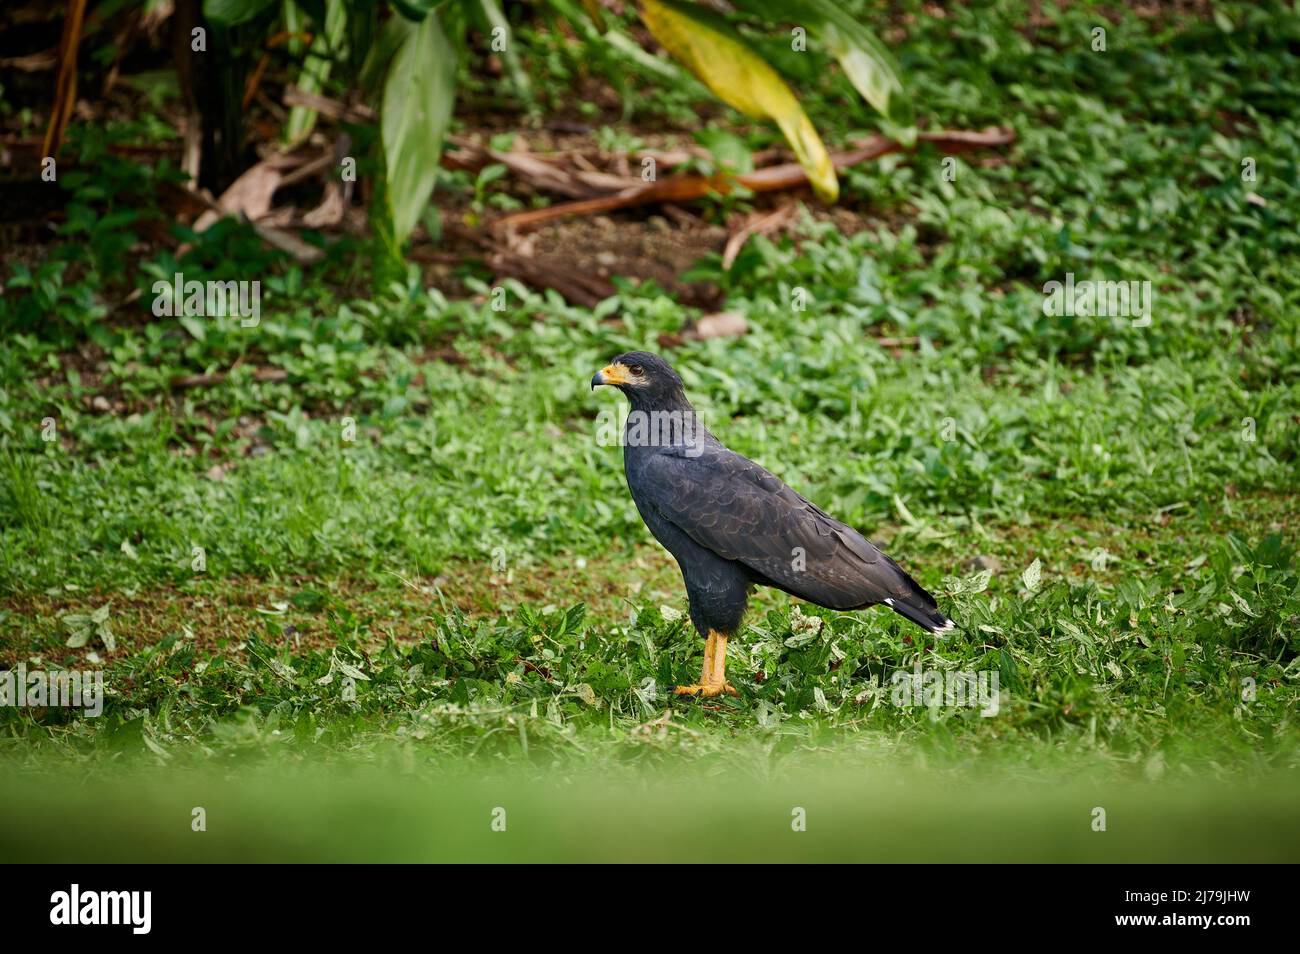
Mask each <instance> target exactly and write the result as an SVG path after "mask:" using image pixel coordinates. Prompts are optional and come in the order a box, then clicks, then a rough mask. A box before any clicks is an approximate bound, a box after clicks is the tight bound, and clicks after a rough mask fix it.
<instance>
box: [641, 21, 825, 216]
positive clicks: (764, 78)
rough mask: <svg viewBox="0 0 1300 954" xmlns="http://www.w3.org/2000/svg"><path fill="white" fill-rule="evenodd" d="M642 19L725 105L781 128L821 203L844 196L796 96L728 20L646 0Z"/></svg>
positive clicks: (815, 133)
mask: <svg viewBox="0 0 1300 954" xmlns="http://www.w3.org/2000/svg"><path fill="white" fill-rule="evenodd" d="M641 19H642V20H643V21H644V22H645V25H646V26H647V27H648V28H649V30H650V32H651V33H653V34H654V37H655V39H656V40H658V41H659V42H660V43H661V44H662V45H663V47H664V49H666V50H667V51H668V52H669V53H671V54H672V56H673V57H674V58H675V59H677V60H678V61H679V62H681V63H682V64H684V65H685V66H686V68H687V69H689V70H690V71H691V72H692V73H694V74H695V75H696V76H698V77H699V78H700V79H701V80H702V81H703V82H704V84H705V85H706V86H708V87H709V89H711V90H712V91H713V92H714V94H715V95H717V96H718V98H720V99H721V100H722V101H723V102H725V103H727V104H728V105H729V106H733V107H735V108H736V109H738V110H740V111H741V112H742V113H744V114H745V115H747V116H753V117H756V118H760V119H771V120H773V121H774V122H775V123H776V124H777V125H778V126H780V127H781V132H782V133H783V134H784V135H785V138H786V140H787V141H788V142H789V143H790V146H791V148H792V149H794V153H795V156H796V157H797V158H798V160H799V164H800V165H801V166H803V168H804V171H805V172H806V173H807V174H808V181H809V182H810V183H811V184H812V187H813V191H814V192H816V193H817V195H818V197H819V198H820V199H822V201H824V202H834V201H835V200H836V199H837V198H838V197H839V192H840V186H839V180H838V179H837V178H836V176H835V167H834V165H832V163H831V157H830V153H828V152H827V151H826V146H825V145H823V143H822V141H821V137H820V136H818V135H817V130H816V128H814V126H813V124H812V121H811V120H809V118H808V116H807V114H805V113H804V111H803V107H801V106H800V105H799V101H798V100H797V99H795V96H794V93H792V92H791V91H790V87H788V86H786V84H785V81H784V80H782V79H781V77H780V76H778V75H777V72H776V70H774V69H772V67H770V66H768V64H767V63H766V62H765V61H764V60H763V59H761V58H760V57H759V56H758V54H757V53H755V52H754V50H753V48H752V47H750V45H749V44H748V43H746V42H745V40H744V39H743V38H742V37H741V36H740V35H739V34H737V33H736V32H735V31H734V30H732V29H731V27H730V26H728V25H727V23H726V21H725V20H723V19H722V18H721V17H717V16H715V15H713V14H711V13H710V12H709V11H707V10H704V9H702V8H700V7H697V6H694V5H691V4H686V3H680V2H678V0H646V3H645V5H644V7H643V8H642V10H641Z"/></svg>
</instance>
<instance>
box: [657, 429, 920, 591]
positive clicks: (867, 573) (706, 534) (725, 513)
mask: <svg viewBox="0 0 1300 954" xmlns="http://www.w3.org/2000/svg"><path fill="white" fill-rule="evenodd" d="M640 477H641V479H640V480H639V483H640V484H641V487H640V490H641V492H642V493H643V494H644V496H645V497H646V498H647V499H648V500H649V502H650V503H651V504H652V505H653V506H654V507H655V508H656V509H658V510H659V512H660V513H661V514H663V516H664V517H665V518H667V519H668V520H671V521H672V522H673V523H674V524H675V525H676V526H678V527H679V528H681V530H683V531H684V532H685V533H686V534H688V535H689V536H690V537H691V538H692V539H693V540H695V542H696V543H699V544H700V545H701V546H704V547H707V548H708V549H709V550H712V551H713V552H714V553H716V554H718V555H719V556H722V557H725V558H726V559H728V560H735V561H737V562H740V563H743V564H744V565H745V566H747V567H749V568H750V570H752V571H754V573H755V574H757V575H758V576H760V577H762V578H763V581H764V582H767V583H770V584H771V585H772V586H776V587H779V588H780V589H783V590H785V591H786V592H788V593H792V594H794V595H795V596H798V597H800V598H802V599H805V600H808V601H810V602H813V603H817V604H819V605H821V606H827V607H830V608H832V609H856V608H860V607H863V606H868V605H871V604H873V603H883V602H885V601H886V600H891V599H892V600H897V601H903V602H907V603H916V602H917V601H918V600H921V601H922V605H926V606H928V607H934V605H935V604H934V600H933V598H932V597H931V596H930V595H929V594H928V593H926V592H925V590H923V589H921V587H920V586H918V585H917V584H916V582H915V581H914V580H913V579H912V578H911V577H910V576H908V575H907V574H906V573H904V572H903V571H902V570H901V569H900V568H899V566H898V565H897V564H896V563H894V561H893V560H891V559H890V558H889V557H888V556H886V555H885V554H883V553H881V552H880V551H879V550H878V549H876V548H875V547H874V546H872V545H871V544H870V543H869V542H868V541H867V540H866V539H865V538H863V536H862V535H861V534H860V533H858V532H857V531H856V530H854V529H853V528H852V527H849V526H846V525H845V524H842V523H840V522H839V521H838V520H835V519H834V518H832V517H830V516H828V515H827V514H825V513H824V512H822V510H820V509H819V508H818V507H817V506H815V505H814V504H812V503H809V502H808V501H807V500H805V499H804V498H803V497H801V496H800V495H799V494H797V493H795V492H794V491H793V490H791V489H790V488H789V487H788V486H786V484H785V483H784V482H782V481H781V480H780V478H778V477H776V476H774V475H773V474H771V473H770V472H768V471H767V470H765V469H764V468H763V467H760V466H759V465H758V464H756V463H754V462H753V461H751V460H748V459H746V458H744V457H741V456H740V455H739V454H736V453H733V452H732V451H729V450H727V449H726V448H722V447H710V448H706V449H705V451H704V453H702V454H701V455H699V456H697V457H689V456H685V455H675V454H654V455H651V456H650V457H649V458H648V459H647V460H646V461H645V463H644V466H643V468H642V471H641V475H640Z"/></svg>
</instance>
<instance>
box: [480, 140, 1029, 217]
mask: <svg viewBox="0 0 1300 954" xmlns="http://www.w3.org/2000/svg"><path fill="white" fill-rule="evenodd" d="M1015 138H1016V134H1015V132H1014V131H1013V130H1011V129H1009V128H1002V129H989V130H984V131H982V132H964V131H960V130H957V131H949V130H945V131H942V132H932V133H925V132H923V133H920V134H919V135H918V136H917V140H918V141H920V142H929V143H932V144H934V145H935V146H937V147H938V148H940V149H941V150H943V151H944V152H946V153H961V152H967V151H969V150H971V149H980V148H985V147H988V146H1005V145H1007V144H1008V143H1010V142H1013V141H1014V140H1015ZM902 151H904V147H903V145H902V144H901V143H899V142H896V141H895V140H893V139H889V138H887V137H885V136H873V137H871V138H870V139H868V140H866V141H865V142H864V144H863V145H862V146H861V147H860V148H858V149H855V150H852V151H850V152H842V153H838V154H835V155H832V156H831V161H832V162H833V163H834V164H835V168H836V170H840V169H846V168H848V167H850V166H855V165H858V164H859V163H862V162H866V161H868V160H870V159H877V158H879V157H880V156H884V155H888V154H889V153H891V152H902ZM807 182H808V175H807V174H806V173H805V172H804V170H803V167H802V166H800V165H799V164H798V163H795V162H790V163H782V164H781V165H776V166H768V167H767V168H765V169H756V170H755V171H753V172H747V173H744V174H743V175H738V176H735V177H729V176H723V175H713V176H699V175H680V176H670V177H668V178H667V179H661V180H659V181H657V182H651V183H649V184H648V185H637V186H632V187H629V188H627V189H623V190H620V191H618V192H615V193H612V194H610V195H602V196H597V197H595V198H591V199H580V200H578V201H576V202H561V203H557V204H556V205H551V206H547V207H546V208H544V209H534V210H530V211H528V212H515V213H513V214H511V215H506V216H503V217H502V218H499V219H497V220H496V221H495V222H494V223H493V227H494V228H514V229H525V228H531V227H533V226H536V225H540V224H541V223H543V222H550V221H552V220H554V219H562V218H568V217H569V216H573V215H598V214H600V213H603V212H612V211H614V210H616V209H626V208H629V207H631V206H636V205H648V204H652V203H664V202H689V201H691V200H693V199H699V198H703V197H704V196H706V195H709V194H710V193H718V194H723V195H725V194H726V193H728V192H730V191H731V190H732V189H733V188H734V187H735V186H737V185H739V186H743V187H744V188H746V189H749V190H750V191H752V192H776V191H779V190H782V189H793V188H797V187H799V186H802V185H806V184H807Z"/></svg>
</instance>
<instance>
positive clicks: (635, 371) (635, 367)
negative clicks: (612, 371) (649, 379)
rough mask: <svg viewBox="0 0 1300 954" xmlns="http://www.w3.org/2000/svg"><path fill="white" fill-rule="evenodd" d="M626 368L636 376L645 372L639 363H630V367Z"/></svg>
mask: <svg viewBox="0 0 1300 954" xmlns="http://www.w3.org/2000/svg"><path fill="white" fill-rule="evenodd" d="M628 370H630V371H631V372H632V373H633V374H635V375H637V376H638V377H640V376H641V375H642V374H644V373H645V368H643V367H641V365H639V364H634V365H632V367H631V368H629V369H628Z"/></svg>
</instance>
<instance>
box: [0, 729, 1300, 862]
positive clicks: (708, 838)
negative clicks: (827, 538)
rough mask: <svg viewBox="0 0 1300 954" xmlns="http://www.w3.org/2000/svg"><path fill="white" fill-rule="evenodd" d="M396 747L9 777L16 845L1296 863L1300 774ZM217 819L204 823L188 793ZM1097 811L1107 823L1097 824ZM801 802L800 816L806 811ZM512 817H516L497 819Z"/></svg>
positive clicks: (367, 857) (417, 856) (205, 855)
mask: <svg viewBox="0 0 1300 954" xmlns="http://www.w3.org/2000/svg"><path fill="white" fill-rule="evenodd" d="M393 756H394V759H395V762H394V764H392V765H384V764H374V763H372V764H368V765H365V766H361V765H355V766H353V768H352V769H351V770H346V771H340V769H339V766H338V765H334V766H332V767H330V768H329V769H328V770H327V769H326V768H325V767H324V766H320V765H309V766H299V767H297V768H295V769H292V770H287V769H285V768H284V767H283V766H279V767H269V766H261V767H255V768H249V769H246V770H240V771H237V772H229V771H228V772H224V773H223V772H218V771H214V770H212V769H204V770H201V771H196V772H175V771H172V772H167V773H163V772H162V771H160V770H158V769H153V770H149V771H144V770H141V771H132V772H126V773H123V774H121V775H120V776H119V777H117V778H115V779H113V780H111V781H106V782H97V783H96V784H95V785H94V786H93V787H91V786H87V785H86V784H84V782H83V781H82V780H80V779H79V778H78V776H77V773H76V770H75V768H68V769H61V770H59V771H58V772H55V773H52V774H42V775H24V776H19V777H15V776H11V777H9V778H6V779H4V780H3V781H2V782H0V854H2V855H3V856H4V857H5V858H6V859H7V860H9V861H22V862H52V861H60V862H108V861H124V862H139V861H177V862H200V861H202V862H233V861H241V862H245V861H258V862H272V861H357V862H360V861H381V860H382V861H403V862H421V861H480V862H482V861H525V862H588V861H600V862H673V861H706V862H724V861H733V862H762V861H800V860H805V861H812V860H817V861H839V862H850V861H891V862H913V861H952V862H1017V861H1051V862H1064V861H1079V862H1112V861H1113V862H1171V861H1182V862H1209V861H1215V862H1226V861H1231V862H1284V861H1294V860H1295V859H1296V858H1297V857H1300V815H1297V813H1296V811H1295V804H1296V799H1297V795H1298V794H1300V778H1297V776H1296V775H1295V774H1294V773H1286V774H1273V775H1270V776H1268V777H1266V778H1264V779H1262V780H1260V781H1258V782H1257V783H1255V784H1252V785H1250V786H1248V787H1247V786H1240V785H1234V786H1228V785H1224V784H1221V783H1213V782H1205V781H1199V780H1187V779H1181V780H1180V779H1172V778H1171V779H1167V780H1163V781H1160V782H1156V783H1147V784H1142V783H1134V782H1106V783H1097V782H1092V781H1089V780H1088V779H1086V778H1081V777H1076V778H1073V779H1065V778H1061V777H1057V778H1055V779H1054V780H1049V779H1052V777H1051V776H1050V775H1043V774H1038V775H1036V776H1035V777H1034V778H1033V780H1032V781H1030V780H1027V779H1026V778H1024V777H1016V776H1015V775H1012V774H1009V773H1004V772H1001V771H997V772H986V771H972V772H970V773H969V774H965V775H963V776H960V777H953V776H951V775H947V776H944V775H940V774H937V773H936V774H930V773H926V772H918V771H902V772H899V771H895V770H893V769H885V768H883V767H864V766H861V765H858V766H855V765H853V764H846V763H845V762H837V761H836V760H835V758H834V757H833V756H831V755H827V754H825V753H823V754H821V755H819V756H818V757H817V761H818V762H819V763H820V764H819V765H816V766H814V765H811V764H810V765H806V766H804V765H801V766H800V768H799V769H798V770H797V771H792V772H790V773H789V774H788V775H787V776H785V777H782V778H777V779H768V780H763V781H756V780H754V779H752V778H743V777H741V776H739V775H730V774H726V775H719V776H709V775H707V774H706V773H704V772H702V771H699V770H695V769H692V770H685V771H673V770H669V771H665V772H662V773H659V774H655V775H653V776H652V775H648V774H645V773H643V772H639V771H637V772H619V771H617V770H615V771H614V772H613V773H612V774H611V773H610V772H604V773H602V774H601V775H599V776H595V775H578V776H564V777H561V776H559V775H555V776H550V777H547V778H539V777H537V776H530V777H525V776H523V775H520V774H517V773H510V774H503V775H497V776H494V777H493V776H489V777H485V776H483V775H482V774H481V773H480V774H477V775H474V776H470V775H468V774H454V773H453V774H448V775H437V776H430V775H425V774H413V773H409V772H402V771H400V769H399V766H398V764H397V763H398V762H400V754H399V753H397V752H394V753H393ZM196 807H201V808H203V809H204V810H205V812H206V831H203V832H195V831H192V830H191V824H192V817H193V809H194V808H196ZM1097 809H1102V810H1104V812H1105V831H1095V830H1094V819H1095V818H1096V817H1098V816H1097V814H1096V812H1097ZM799 810H802V811H803V813H804V816H803V817H804V818H805V821H806V830H804V831H796V830H795V827H794V823H795V820H796V817H797V815H798V813H799ZM494 822H495V828H500V827H502V824H504V830H503V831H502V830H495V829H494Z"/></svg>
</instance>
